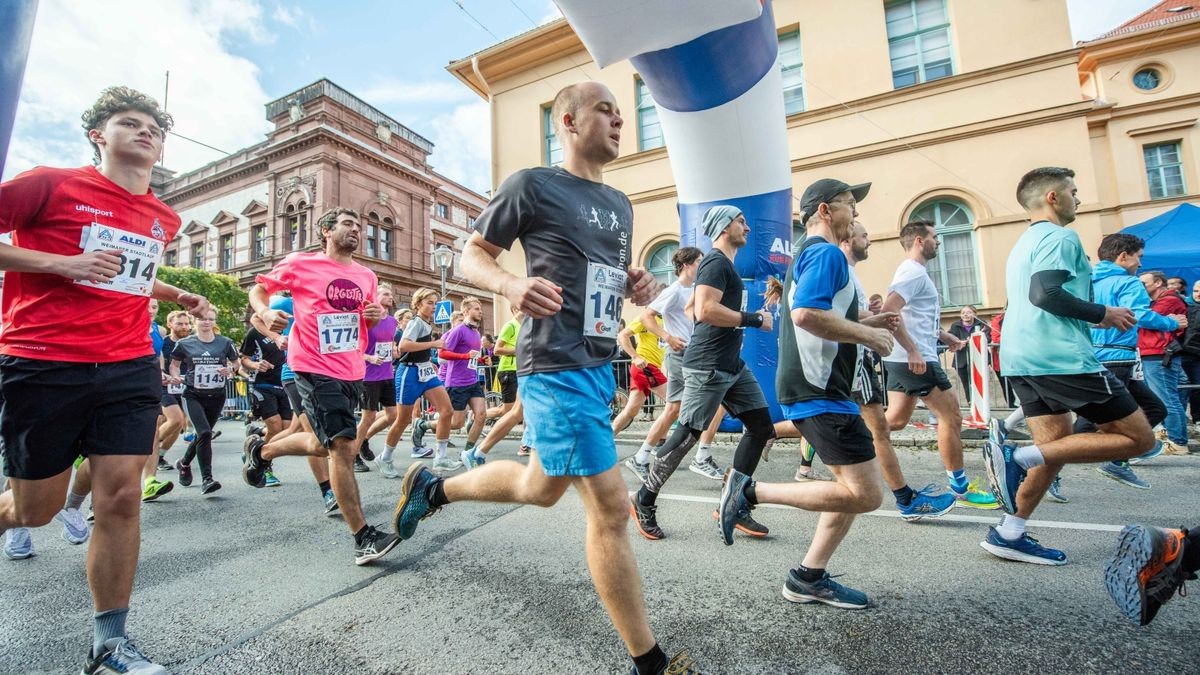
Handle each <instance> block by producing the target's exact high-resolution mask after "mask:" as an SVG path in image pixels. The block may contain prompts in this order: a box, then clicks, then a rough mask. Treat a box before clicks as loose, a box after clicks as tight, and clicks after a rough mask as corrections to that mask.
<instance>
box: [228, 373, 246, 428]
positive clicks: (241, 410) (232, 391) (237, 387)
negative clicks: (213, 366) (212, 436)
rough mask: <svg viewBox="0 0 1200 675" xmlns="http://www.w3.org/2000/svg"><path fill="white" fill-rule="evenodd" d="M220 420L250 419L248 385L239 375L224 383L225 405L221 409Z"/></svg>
mask: <svg viewBox="0 0 1200 675" xmlns="http://www.w3.org/2000/svg"><path fill="white" fill-rule="evenodd" d="M221 419H223V420H240V421H243V422H244V421H246V420H248V419H250V383H249V381H247V380H246V378H244V377H242V376H241V375H236V376H234V377H231V378H229V379H228V380H226V381H225V405H224V406H222V407H221Z"/></svg>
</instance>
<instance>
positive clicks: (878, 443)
mask: <svg viewBox="0 0 1200 675" xmlns="http://www.w3.org/2000/svg"><path fill="white" fill-rule="evenodd" d="M858 410H859V412H860V413H861V414H862V418H863V422H864V423H865V424H866V425H867V429H868V430H870V432H871V442H872V444H873V445H874V446H875V458H876V459H877V460H878V461H879V470H880V472H881V473H882V474H883V482H884V483H886V484H887V486H888V489H889V490H892V491H893V492H895V491H896V490H901V489H903V488H906V487H908V481H906V480H905V479H904V472H903V471H902V470H901V469H900V458H899V457H897V456H896V448H895V447H893V446H892V434H891V430H890V429H889V428H888V421H887V417H886V416H885V415H884V414H883V406H882V405H879V404H878V403H872V404H870V405H861V406H859V407H858Z"/></svg>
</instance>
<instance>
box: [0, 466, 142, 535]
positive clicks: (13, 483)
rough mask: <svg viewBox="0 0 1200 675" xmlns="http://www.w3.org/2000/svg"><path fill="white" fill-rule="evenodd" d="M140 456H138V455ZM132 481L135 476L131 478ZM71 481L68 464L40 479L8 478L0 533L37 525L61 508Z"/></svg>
mask: <svg viewBox="0 0 1200 675" xmlns="http://www.w3.org/2000/svg"><path fill="white" fill-rule="evenodd" d="M139 459H140V458H139ZM134 481H135V484H136V481H137V479H136V478H135V479H134ZM70 483H71V468H70V467H67V470H66V471H63V472H62V473H60V474H58V475H57V476H54V477H52V478H46V479H43V480H24V479H21V478H9V479H8V487H9V489H8V490H7V491H5V492H3V493H0V534H3V533H4V531H5V530H9V529H12V528H15V527H28V528H34V527H41V526H43V525H45V524H46V523H49V522H50V521H51V520H53V519H54V515H55V514H56V513H58V511H59V509H61V508H62V505H63V502H64V501H65V500H66V496H67V486H68V485H70Z"/></svg>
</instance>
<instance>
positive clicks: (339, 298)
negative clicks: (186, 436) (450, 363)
mask: <svg viewBox="0 0 1200 675" xmlns="http://www.w3.org/2000/svg"><path fill="white" fill-rule="evenodd" d="M317 227H318V228H320V232H321V236H322V238H323V239H324V241H325V248H324V250H323V251H312V252H296V253H290V254H288V256H287V257H286V258H284V259H283V260H282V261H280V262H279V263H277V264H276V265H275V267H274V268H273V269H272V270H271V271H270V272H269V273H268V274H260V275H258V278H257V280H256V281H257V284H255V286H254V287H253V288H251V289H250V306H251V307H253V308H254V312H255V314H256V315H258V317H259V319H260V320H261V321H262V322H263V323H264V324H266V325H267V326H268V327H269V328H270V329H271V330H275V331H278V330H282V329H283V328H284V327H286V326H287V323H288V319H289V318H291V317H289V316H288V315H287V314H286V313H284V312H282V311H280V310H277V309H271V307H270V296H271V293H273V292H275V291H280V290H283V289H288V290H290V291H291V292H292V303H293V307H294V309H295V310H296V311H295V323H294V325H293V326H292V332H291V335H289V337H288V364H289V365H290V366H291V368H292V371H293V372H294V374H295V378H296V385H297V387H298V388H299V390H300V397H301V399H302V400H303V403H304V412H305V414H306V415H307V417H308V422H309V424H310V425H311V426H312V430H313V433H312V434H308V433H304V434H292V435H290V436H288V437H286V438H284V439H282V440H279V441H273V442H271V443H264V442H263V441H262V440H261V439H251V440H250V441H249V443H248V445H247V448H246V450H247V452H246V462H245V464H244V465H243V467H242V477H243V478H244V479H245V481H246V483H247V484H248V485H250V486H251V487H264V486H265V474H266V472H268V471H270V470H271V461H272V460H273V459H275V458H276V457H283V456H288V455H308V456H315V457H324V456H328V457H330V458H331V460H332V461H331V462H330V476H331V479H332V486H333V493H334V495H336V497H337V503H338V506H339V507H340V508H341V510H342V518H343V520H345V521H346V525H347V526H348V527H349V528H350V531H351V532H352V533H353V534H354V564H355V565H366V564H368V563H370V562H372V561H375V560H378V559H379V558H381V557H383V556H384V555H386V554H387V553H388V551H391V550H392V549H393V548H395V546H396V544H397V542H398V541H399V539H397V538H396V535H394V534H390V533H388V532H384V531H382V530H379V529H378V528H376V527H373V526H371V525H368V524H367V521H366V519H365V518H364V517H363V510H362V501H361V500H360V499H359V494H358V481H357V480H356V479H355V477H354V458H355V457H357V456H358V445H356V443H355V439H356V438H357V437H358V429H357V427H356V422H357V420H356V419H355V416H354V410H355V408H356V407H357V405H358V401H359V399H360V397H361V392H362V378H363V374H364V372H365V370H366V368H365V366H364V364H363V358H362V354H363V352H362V349H363V345H364V344H365V343H366V335H365V333H366V331H367V330H369V329H370V327H371V326H374V325H375V324H376V323H377V322H378V321H379V320H380V319H381V318H383V307H382V306H380V305H379V303H377V302H376V301H375V298H376V286H377V285H378V280H377V279H376V277H375V273H374V272H372V271H371V270H370V269H368V268H367V267H364V266H363V265H361V264H359V263H357V262H355V261H354V253H355V251H357V250H358V245H359V237H360V232H361V225H360V224H359V219H358V213H356V212H355V211H353V210H352V209H347V208H344V207H337V208H333V209H331V210H330V211H328V212H327V213H326V214H325V215H323V216H321V218H320V220H318V221H317Z"/></svg>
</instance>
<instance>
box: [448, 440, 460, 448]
mask: <svg viewBox="0 0 1200 675" xmlns="http://www.w3.org/2000/svg"><path fill="white" fill-rule="evenodd" d="M446 447H447V448H457V447H458V443H455V442H454V441H451V440H447V441H446Z"/></svg>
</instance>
